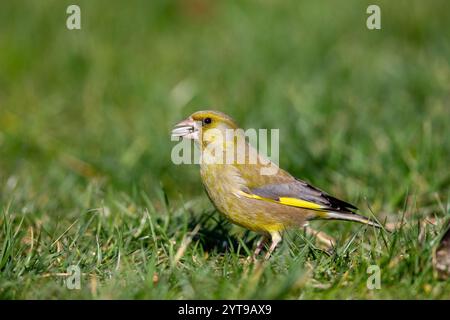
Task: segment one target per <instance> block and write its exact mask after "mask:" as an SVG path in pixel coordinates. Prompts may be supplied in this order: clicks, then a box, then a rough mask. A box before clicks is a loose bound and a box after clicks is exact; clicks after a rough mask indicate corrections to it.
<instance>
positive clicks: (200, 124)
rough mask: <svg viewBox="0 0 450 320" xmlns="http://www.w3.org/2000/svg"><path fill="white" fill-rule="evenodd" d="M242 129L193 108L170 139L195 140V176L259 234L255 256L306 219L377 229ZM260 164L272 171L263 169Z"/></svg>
mask: <svg viewBox="0 0 450 320" xmlns="http://www.w3.org/2000/svg"><path fill="white" fill-rule="evenodd" d="M230 132H231V133H233V134H230ZM243 134H244V132H243V130H242V129H240V128H239V127H238V125H237V123H236V122H235V121H234V120H233V119H232V118H231V117H230V116H228V115H226V114H225V113H223V112H220V111H214V110H204V111H197V112H195V113H193V114H192V115H190V116H189V117H188V118H186V119H185V120H183V121H181V122H179V123H178V124H176V125H175V126H174V128H173V130H172V132H171V136H172V137H173V138H175V139H173V140H177V139H178V140H180V139H190V140H194V142H195V144H196V145H197V146H198V147H199V148H200V151H201V152H200V154H201V158H200V161H199V162H200V177H201V180H202V183H203V186H204V188H205V190H206V193H207V195H208V197H209V199H210V200H211V202H212V203H213V205H214V206H215V208H216V209H217V210H218V211H219V212H220V213H221V214H223V215H224V216H225V217H226V218H227V219H228V220H229V221H230V222H232V223H234V224H236V225H239V226H241V227H244V228H246V229H248V230H251V231H254V232H256V233H259V234H260V235H261V239H260V240H259V241H258V242H257V244H256V249H255V251H254V253H253V255H252V257H253V258H254V259H257V257H258V255H259V254H260V253H261V250H262V249H263V247H264V246H265V244H266V242H267V241H269V240H271V244H270V247H269V248H268V250H267V252H266V255H265V259H269V258H270V256H271V255H272V252H273V251H274V250H275V248H276V247H277V246H278V244H279V243H280V241H281V240H282V235H283V233H284V231H286V230H288V229H292V228H300V227H305V226H307V225H308V223H309V221H311V220H323V219H325V220H346V221H354V222H359V223H362V224H366V225H370V226H373V227H376V228H382V226H381V225H380V224H379V223H378V222H376V221H374V220H372V219H369V218H367V217H365V216H363V215H360V214H358V213H356V211H357V210H358V208H357V207H356V206H354V205H352V204H350V203H348V202H346V201H343V200H340V199H338V198H336V197H333V196H331V195H330V194H328V193H326V192H325V191H322V190H321V189H319V188H317V187H315V186H313V185H311V184H309V183H308V182H305V181H303V180H300V179H298V178H296V177H294V176H292V175H291V174H290V173H288V172H287V171H285V170H283V169H281V168H280V167H279V166H278V165H277V164H275V163H274V162H272V161H270V160H269V159H267V158H266V157H265V156H263V155H261V154H260V153H259V152H258V150H257V149H255V148H254V147H253V146H252V145H251V144H249V143H248V142H247V141H246V140H245V137H244V139H242V138H243ZM227 152H228V153H227ZM230 154H231V155H230ZM238 159H241V161H238ZM251 159H256V161H253V162H251V161H250V160H251ZM225 160H228V161H225ZM242 160H244V161H242ZM264 168H266V169H268V168H272V169H273V168H275V169H276V170H274V171H273V172H272V173H271V174H267V173H266V174H263V169H264Z"/></svg>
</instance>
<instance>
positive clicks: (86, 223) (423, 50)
mask: <svg viewBox="0 0 450 320" xmlns="http://www.w3.org/2000/svg"><path fill="white" fill-rule="evenodd" d="M376 3H377V4H379V5H380V7H381V11H382V29H381V30H379V31H369V30H367V28H366V27H365V19H366V17H367V14H366V13H365V10H366V8H367V6H368V5H369V4H372V2H365V1H346V2H345V3H344V2H342V3H339V4H336V3H335V2H333V1H323V2H316V3H313V2H306V1H305V2H301V3H300V2H298V1H294V0H292V1H269V0H267V1H263V2H262V3H261V2H260V1H256V0H250V1H246V2H243V3H237V2H236V3H235V2H216V1H215V2H210V1H206V0H196V1H191V2H187V1H151V2H150V1H143V0H142V1H138V0H135V1H132V2H130V3H127V5H125V4H123V3H120V2H118V1H117V2H112V3H111V2H108V3H106V2H104V1H98V2H92V1H87V0H81V1H78V4H79V5H80V7H81V11H82V29H81V30H78V31H68V30H67V29H66V28H65V19H66V17H67V15H66V14H65V9H66V7H67V6H68V5H69V4H72V3H65V2H64V1H56V0H54V1H51V0H47V1H40V2H39V5H38V4H37V2H35V1H31V0H30V1H22V2H20V3H18V2H9V3H4V4H2V6H1V7H2V9H1V11H0V34H1V38H2V41H0V70H2V72H1V73H0V229H1V231H0V298H3V299H27V298H33V299H44V298H51V299H55V298H66V299H71V298H81V299H91V298H96V299H99V298H100V299H105V298H124V299H147V298H151V299H153V298H157V299H158V298H159V299H184V298H195V299H198V298H205V299H210V298H225V299H228V298H235V299H241V298H273V299H298V298H301V299H372V298H382V299H391V298H396V299H406V298H413V299H416V298H419V299H429V298H438V299H448V298H450V295H449V292H450V283H449V282H448V281H442V280H439V279H438V278H437V276H436V274H435V273H434V271H433V266H432V252H433V249H434V248H435V247H436V245H437V244H438V242H439V239H440V237H441V235H442V233H443V232H444V229H445V227H444V226H445V223H446V221H448V218H449V213H450V209H449V208H450V205H449V204H450V197H449V196H450V171H449V170H448V168H449V167H448V163H449V160H450V139H449V137H450V130H449V124H448V119H449V118H450V111H449V110H450V109H449V108H450V106H449V102H448V101H449V97H450V90H449V88H450V76H449V75H450V66H449V62H448V61H449V60H450V59H449V58H450V42H449V41H448V39H449V38H450V37H449V36H450V35H449V30H450V27H449V24H450V20H449V19H448V11H449V10H448V4H447V2H446V1H438V0H433V1H431V2H427V3H425V2H423V1H404V2H401V1H398V2H395V3H393V2H392V1H377V2H376ZM205 106H209V107H213V108H215V109H218V110H222V111H225V112H227V113H228V114H230V115H232V116H233V117H234V118H235V119H236V120H237V121H238V122H239V123H240V124H241V126H242V127H244V128H250V127H252V128H279V129H280V140H281V141H280V143H281V145H280V165H281V166H282V167H283V168H285V169H287V170H288V171H290V172H291V173H292V174H294V175H295V176H298V177H300V178H303V179H306V180H308V181H310V182H312V183H313V184H315V185H317V186H319V187H321V188H323V189H325V190H327V191H328V192H330V193H332V194H335V195H336V196H339V197H341V198H344V199H346V200H348V201H350V202H352V203H355V204H356V205H357V206H358V207H360V208H361V209H362V212H363V213H364V214H366V215H370V212H369V211H370V210H369V204H370V208H371V210H372V211H373V212H374V214H375V215H376V216H377V217H378V218H379V219H380V220H382V221H386V222H389V223H394V224H395V223H399V222H401V221H402V220H403V221H404V225H403V227H402V228H399V229H398V230H397V231H396V232H394V233H392V234H385V233H382V232H380V231H374V230H372V229H370V228H365V227H361V226H360V225H356V224H349V223H339V222H327V223H315V224H314V226H316V227H317V228H319V229H321V230H323V231H325V232H327V233H328V234H330V235H332V236H334V237H335V238H336V239H337V240H338V243H337V246H336V250H335V251H334V252H332V253H331V254H330V253H327V252H325V251H323V250H322V249H320V247H319V246H318V245H317V244H316V243H315V241H314V239H311V238H310V237H308V236H306V235H305V234H304V233H303V232H302V231H301V230H292V231H290V232H289V233H288V234H287V235H286V237H285V239H284V241H283V244H282V246H281V247H280V248H279V249H278V250H277V251H276V252H275V254H274V256H273V257H272V258H271V260H270V261H269V262H267V263H266V264H264V265H262V266H259V267H257V266H255V265H249V264H246V263H245V258H246V256H247V255H248V253H249V252H250V251H251V250H252V249H253V247H254V245H255V243H256V236H255V234H253V233H250V232H246V231H245V230H243V229H241V228H238V227H234V226H231V225H230V224H229V223H228V222H226V221H225V220H224V219H223V218H222V217H221V216H220V215H219V213H217V212H215V211H214V209H213V207H212V205H211V204H210V203H209V202H208V200H207V198H206V196H205V194H204V193H203V189H202V186H201V183H200V180H199V176H198V168H197V167H195V166H175V165H174V164H172V162H171V161H170V151H171V148H172V146H173V143H172V142H171V141H170V138H169V132H170V129H171V126H172V125H173V124H174V123H176V122H177V121H179V120H181V119H183V118H184V117H186V116H187V115H188V114H190V113H191V112H193V111H195V110H198V109H203V108H204V107H205ZM427 221H429V223H428V222H427ZM71 265H77V266H79V267H80V269H81V272H82V280H81V289H80V290H68V289H67V287H66V286H65V284H64V280H65V279H66V275H65V273H66V272H67V269H68V267H69V266H71ZM370 265H378V266H379V267H380V270H381V289H379V290H368V289H367V286H366V283H367V279H368V277H369V274H368V273H367V268H368V266H370Z"/></svg>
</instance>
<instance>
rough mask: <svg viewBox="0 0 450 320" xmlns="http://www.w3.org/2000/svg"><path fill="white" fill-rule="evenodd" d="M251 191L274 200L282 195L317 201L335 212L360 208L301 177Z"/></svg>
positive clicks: (345, 211)
mask: <svg viewBox="0 0 450 320" xmlns="http://www.w3.org/2000/svg"><path fill="white" fill-rule="evenodd" d="M251 192H252V193H253V194H256V195H258V196H260V197H264V198H268V199H273V200H279V198H280V197H290V198H297V199H301V200H305V201H309V202H313V203H317V204H319V205H322V206H324V209H326V210H327V209H328V210H330V211H335V212H344V213H354V212H353V210H358V208H356V207H355V206H354V205H352V204H350V203H348V202H345V201H343V200H339V199H337V198H335V197H333V196H330V195H329V194H327V193H326V192H324V191H322V190H320V189H317V188H316V187H313V186H312V185H310V184H308V183H306V182H304V181H302V180H299V179H295V180H293V181H292V182H288V183H279V184H278V183H276V184H268V185H265V186H262V187H258V188H254V189H251Z"/></svg>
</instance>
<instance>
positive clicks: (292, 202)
mask: <svg viewBox="0 0 450 320" xmlns="http://www.w3.org/2000/svg"><path fill="white" fill-rule="evenodd" d="M277 202H279V203H281V204H285V205H288V206H293V207H300V208H305V209H314V210H317V209H322V208H323V207H322V206H321V205H320V204H317V203H314V202H310V201H306V200H301V199H297V198H287V197H281V198H280V199H279V201H277Z"/></svg>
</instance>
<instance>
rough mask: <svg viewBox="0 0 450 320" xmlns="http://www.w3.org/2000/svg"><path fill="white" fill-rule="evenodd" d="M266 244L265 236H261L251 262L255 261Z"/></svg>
mask: <svg viewBox="0 0 450 320" xmlns="http://www.w3.org/2000/svg"><path fill="white" fill-rule="evenodd" d="M266 242H267V235H263V236H262V237H261V239H259V240H258V242H257V243H256V249H255V252H253V260H256V258H257V257H258V255H259V253H260V252H261V250H262V248H263V247H264V245H265V244H266Z"/></svg>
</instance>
